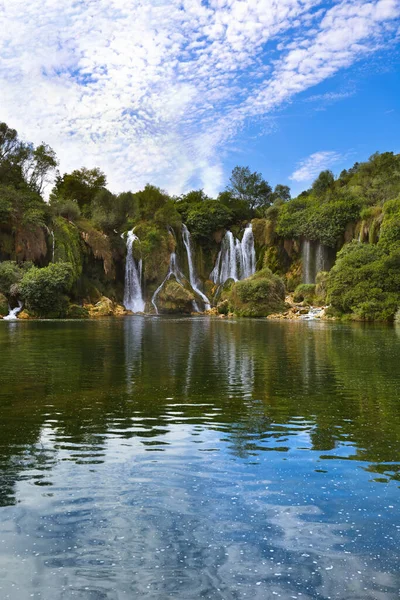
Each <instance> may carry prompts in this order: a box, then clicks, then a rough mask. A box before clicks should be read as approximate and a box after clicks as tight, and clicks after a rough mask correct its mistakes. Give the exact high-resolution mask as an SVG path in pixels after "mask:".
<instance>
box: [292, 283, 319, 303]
mask: <svg viewBox="0 0 400 600" xmlns="http://www.w3.org/2000/svg"><path fill="white" fill-rule="evenodd" d="M315 288H316V286H315V284H314V283H301V284H300V285H298V286H297V288H296V289H295V292H294V295H293V300H294V301H295V302H303V300H304V301H305V302H307V304H313V302H314V297H315Z"/></svg>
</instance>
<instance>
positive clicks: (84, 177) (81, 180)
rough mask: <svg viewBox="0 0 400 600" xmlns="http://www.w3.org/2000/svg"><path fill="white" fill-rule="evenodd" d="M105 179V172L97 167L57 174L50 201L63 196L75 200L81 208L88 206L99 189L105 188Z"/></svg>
mask: <svg viewBox="0 0 400 600" xmlns="http://www.w3.org/2000/svg"><path fill="white" fill-rule="evenodd" d="M106 183H107V179H106V176H105V174H104V173H103V172H102V171H101V170H100V169H98V168H97V167H96V168H94V169H86V168H85V167H82V168H81V169H76V170H75V171H72V173H65V174H64V175H63V176H62V177H60V176H58V177H57V179H56V182H55V186H54V188H53V190H52V194H51V197H50V202H51V203H52V202H53V201H54V200H56V199H60V198H64V199H69V200H75V201H76V202H77V203H78V204H79V207H80V208H81V209H82V208H84V207H85V206H88V205H89V204H90V203H91V202H92V200H93V199H94V198H95V196H96V195H97V194H98V192H99V191H100V190H102V189H103V188H105V186H106Z"/></svg>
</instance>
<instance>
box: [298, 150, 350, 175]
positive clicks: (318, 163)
mask: <svg viewBox="0 0 400 600" xmlns="http://www.w3.org/2000/svg"><path fill="white" fill-rule="evenodd" d="M342 159H343V156H342V155H341V154H339V153H338V152H333V151H331V150H326V151H322V152H314V154H310V156H308V157H307V158H305V159H304V160H302V161H300V163H299V164H298V165H297V169H296V170H295V171H294V173H292V174H291V175H290V177H289V179H291V180H292V181H311V180H313V179H315V177H317V175H319V173H320V172H321V171H324V170H326V169H329V167H331V166H332V165H334V164H335V163H337V162H339V161H340V160H342Z"/></svg>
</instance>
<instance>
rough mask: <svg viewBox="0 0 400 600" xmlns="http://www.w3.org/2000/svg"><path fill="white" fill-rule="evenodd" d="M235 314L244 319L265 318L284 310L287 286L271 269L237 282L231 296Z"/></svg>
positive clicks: (231, 304)
mask: <svg viewBox="0 0 400 600" xmlns="http://www.w3.org/2000/svg"><path fill="white" fill-rule="evenodd" d="M229 300H230V306H231V309H232V311H233V312H235V313H236V314H237V315H239V316H242V317H265V316H268V315H269V314H271V313H274V312H278V311H280V310H283V308H284V300H285V286H284V284H283V281H282V280H281V279H280V277H278V276H277V275H274V274H273V273H272V272H271V271H270V270H269V269H262V270H261V271H258V272H257V273H255V274H254V275H252V276H251V277H249V278H248V279H244V280H243V281H237V282H236V283H235V284H234V285H233V286H232V290H231V292H230V296H229Z"/></svg>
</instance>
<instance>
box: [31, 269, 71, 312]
mask: <svg viewBox="0 0 400 600" xmlns="http://www.w3.org/2000/svg"><path fill="white" fill-rule="evenodd" d="M73 282H74V277H73V268H72V266H71V265H70V264H69V263H54V264H50V265H49V266H48V267H44V268H42V269H38V268H37V267H32V268H31V269H30V270H29V271H27V272H26V273H25V274H24V276H23V278H22V280H21V283H20V293H21V297H22V298H23V300H24V301H25V303H26V307H27V308H28V310H29V311H31V312H32V313H34V314H35V315H37V316H38V317H49V318H57V317H64V316H65V315H66V313H67V309H68V298H67V297H66V294H67V293H68V292H69V291H70V290H71V287H72V284H73Z"/></svg>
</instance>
